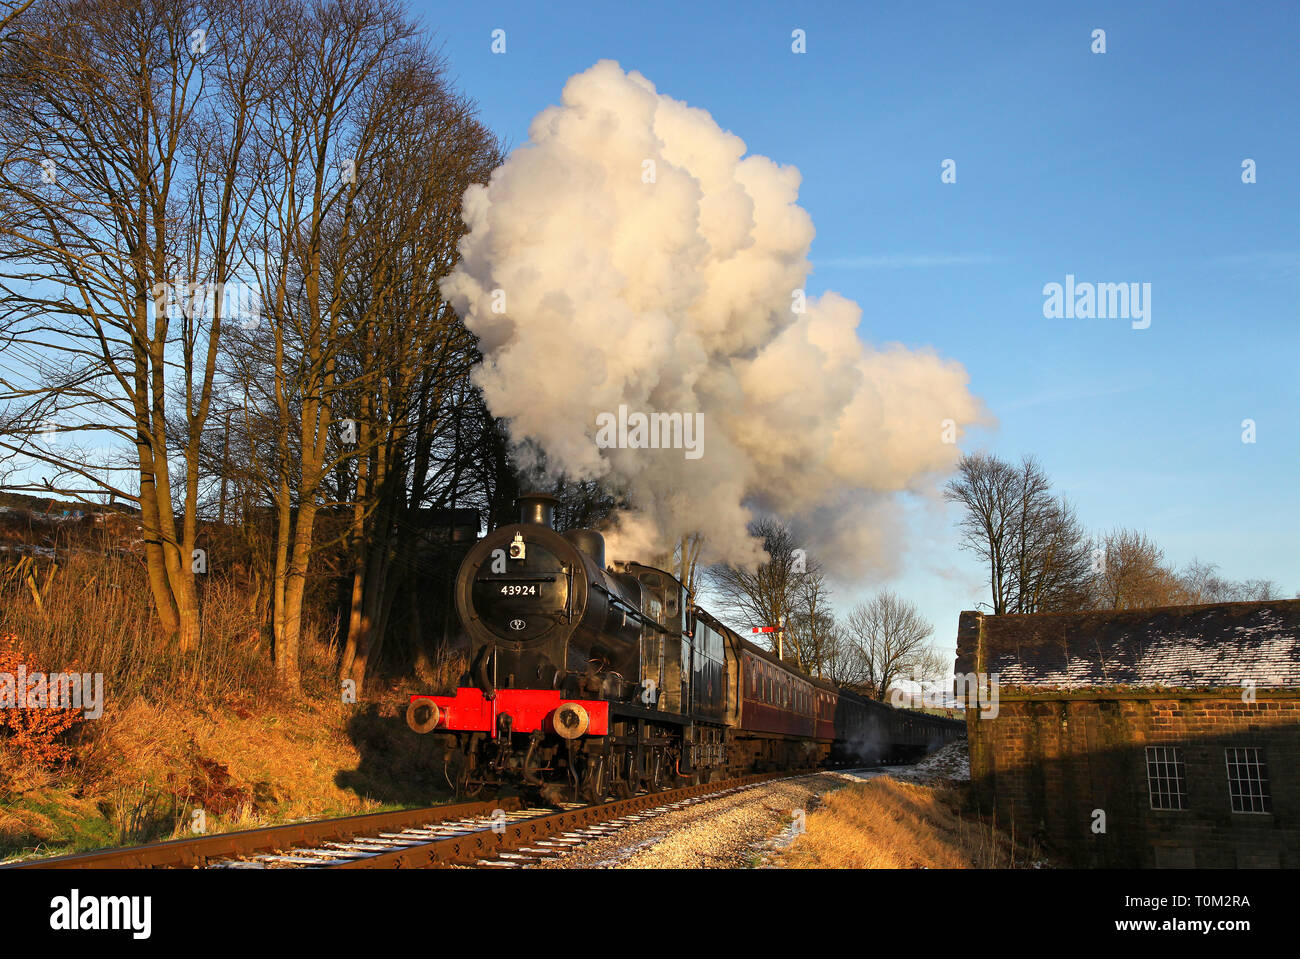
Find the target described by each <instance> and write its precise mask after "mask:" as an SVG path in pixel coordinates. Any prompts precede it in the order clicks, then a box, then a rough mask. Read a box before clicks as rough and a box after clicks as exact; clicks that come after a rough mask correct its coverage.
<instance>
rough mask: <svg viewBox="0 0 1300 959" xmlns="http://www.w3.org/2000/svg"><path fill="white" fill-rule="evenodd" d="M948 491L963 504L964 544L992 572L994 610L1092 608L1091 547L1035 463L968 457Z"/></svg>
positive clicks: (985, 455) (1070, 509) (1031, 460)
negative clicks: (1089, 596) (1089, 592)
mask: <svg viewBox="0 0 1300 959" xmlns="http://www.w3.org/2000/svg"><path fill="white" fill-rule="evenodd" d="M944 495H945V497H946V498H947V499H948V500H949V501H950V502H954V503H957V504H959V505H960V506H961V507H962V511H963V512H962V517H961V519H960V521H959V525H960V529H961V531H962V540H961V545H962V548H963V549H966V550H969V551H971V552H973V553H975V554H976V555H977V556H979V557H980V558H981V559H982V560H983V561H984V564H985V566H986V567H987V569H988V582H989V592H990V595H991V598H992V604H991V605H992V607H993V612H994V613H998V614H1000V613H1034V612H1041V611H1049V610H1065V609H1078V608H1082V607H1083V606H1085V605H1086V603H1087V586H1088V582H1089V578H1090V576H1091V566H1092V557H1091V550H1092V544H1091V543H1090V542H1089V541H1088V539H1087V537H1086V536H1085V534H1084V531H1083V527H1082V525H1081V524H1080V523H1079V520H1078V517H1077V515H1076V514H1075V511H1074V508H1073V507H1072V506H1071V505H1070V504H1069V503H1068V502H1066V501H1065V500H1064V499H1058V498H1056V497H1055V496H1054V495H1053V494H1052V491H1051V482H1050V481H1049V479H1048V478H1047V475H1046V474H1045V473H1044V472H1043V469H1042V467H1041V466H1040V465H1039V463H1038V462H1037V460H1035V459H1034V458H1033V457H1029V456H1026V457H1024V458H1023V459H1022V460H1021V462H1020V465H1019V466H1013V465H1012V464H1010V463H1008V462H1006V461H1005V460H1002V459H999V458H998V457H996V456H993V455H991V454H989V453H975V454H968V455H966V456H963V457H962V459H961V461H960V463H959V464H958V468H957V476H955V477H954V478H953V479H952V480H951V481H950V482H949V484H948V486H947V488H946V489H945V491H944Z"/></svg>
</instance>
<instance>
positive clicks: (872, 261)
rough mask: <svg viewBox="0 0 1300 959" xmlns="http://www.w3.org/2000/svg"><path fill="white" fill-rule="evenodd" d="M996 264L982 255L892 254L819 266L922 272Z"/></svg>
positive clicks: (847, 258)
mask: <svg viewBox="0 0 1300 959" xmlns="http://www.w3.org/2000/svg"><path fill="white" fill-rule="evenodd" d="M997 262H998V258H997V257H993V256H988V255H986V254H982V253H917V254H899V253H894V254H889V255H886V256H838V257H832V258H831V259H829V260H822V261H821V265H822V266H825V267H830V268H833V269H840V270H918V269H921V270H924V269H932V268H935V267H944V266H979V265H981V264H986V263H997Z"/></svg>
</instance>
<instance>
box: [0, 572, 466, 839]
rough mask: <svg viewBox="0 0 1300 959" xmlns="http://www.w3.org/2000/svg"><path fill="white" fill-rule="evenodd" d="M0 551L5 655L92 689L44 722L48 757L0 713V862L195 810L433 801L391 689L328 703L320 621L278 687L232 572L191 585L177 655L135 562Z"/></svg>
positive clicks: (244, 818)
mask: <svg viewBox="0 0 1300 959" xmlns="http://www.w3.org/2000/svg"><path fill="white" fill-rule="evenodd" d="M0 558H3V559H4V563H3V565H0V646H4V647H6V648H7V649H8V650H9V658H8V660H7V662H8V663H10V664H12V663H14V662H19V661H21V662H22V663H23V664H24V665H25V666H26V668H27V669H28V671H29V672H30V671H33V670H46V671H51V672H71V671H73V670H76V671H78V672H83V673H85V672H89V673H102V674H103V689H104V708H103V715H102V717H101V718H98V719H80V718H79V719H78V721H77V722H76V723H75V725H74V726H73V727H72V728H71V729H68V730H67V731H65V732H60V733H59V734H58V739H57V744H56V745H57V750H58V751H59V752H61V753H63V754H64V755H65V756H66V758H63V759H51V758H50V757H49V755H46V754H42V752H41V751H40V750H38V749H33V748H32V747H31V745H30V743H27V744H26V745H24V744H23V742H22V741H21V739H20V736H19V735H18V734H17V732H16V730H15V728H14V721H16V719H17V718H18V717H17V716H16V715H15V714H14V713H13V712H10V711H3V714H0V860H5V859H12V858H14V857H26V856H30V855H32V854H39V855H54V854H59V853H67V852H75V851H83V850H90V849H96V848H102V847H106V846H115V845H122V844H131V843H140V842H149V841H155V840H160V839H167V838H173V837H179V836H185V835H190V834H191V828H192V826H193V824H195V822H196V821H197V820H196V817H195V816H194V813H195V811H196V810H202V819H203V821H204V826H205V829H206V832H208V833H212V832H221V831H228V830H231V829H245V828H252V827H256V826H260V825H270V824H273V823H277V822H283V821H287V820H292V819H300V818H309V817H311V818H315V817H322V816H330V815H350V814H356V813H362V812H375V811H379V810H382V809H389V808H398V807H402V806H415V805H427V804H429V803H433V802H439V801H445V800H446V799H447V798H448V796H447V790H446V784H445V782H443V781H441V767H440V764H439V763H437V762H435V761H434V758H433V756H432V749H431V744H430V743H429V742H428V739H427V737H417V736H415V735H414V734H412V733H411V732H410V731H409V730H407V728H406V726H405V723H404V722H403V720H402V717H401V716H400V714H399V712H398V710H399V708H400V706H401V703H402V702H403V698H404V697H403V693H404V692H405V690H402V689H397V688H391V689H384V690H382V691H381V692H380V693H379V694H378V695H376V696H375V697H374V698H372V699H371V700H370V701H365V700H364V699H363V701H362V702H360V703H357V704H345V703H343V702H342V696H341V694H340V692H339V684H338V682H337V679H336V675H335V666H334V663H335V662H336V652H337V650H336V649H335V648H333V647H332V646H331V645H329V644H327V643H324V642H322V641H321V640H320V639H319V637H320V636H322V635H326V634H328V633H331V632H332V630H329V629H325V628H322V624H320V623H309V624H308V625H309V627H310V628H309V629H308V630H307V632H308V635H306V636H304V638H303V643H302V649H303V655H302V669H303V689H302V692H301V693H295V694H286V693H284V692H283V691H282V690H281V689H280V688H279V686H278V685H277V682H276V677H275V675H274V670H273V669H272V667H271V664H270V662H269V656H268V651H267V643H266V640H265V637H264V636H263V635H262V633H261V631H260V630H259V627H258V623H257V619H256V615H255V603H254V602H252V601H250V596H249V593H248V591H247V589H246V588H244V587H243V586H241V584H239V583H237V582H235V581H233V580H220V579H215V578H214V579H212V580H211V581H209V582H207V583H205V584H204V589H205V596H204V610H205V612H204V620H203V624H202V636H201V639H200V642H199V646H198V649H197V650H196V651H195V652H194V653H193V654H191V655H188V656H184V657H182V656H180V655H178V654H177V653H176V651H175V649H174V646H173V644H171V643H170V642H169V641H168V640H166V639H164V638H162V637H160V636H159V635H158V632H157V630H156V629H155V628H154V623H153V621H152V618H151V615H150V612H149V604H148V602H147V595H148V594H147V584H146V583H145V581H144V576H143V572H142V570H141V568H140V563H139V562H138V560H136V559H134V558H133V557H131V556H119V557H108V556H104V555H102V554H99V555H96V554H95V553H94V552H92V551H84V552H72V553H70V554H64V555H63V556H61V557H60V560H59V565H58V567H57V568H56V567H55V566H54V564H53V563H50V562H48V561H41V562H34V561H32V560H30V559H28V560H26V561H25V562H24V561H18V562H15V556H14V554H13V551H12V550H11V551H9V553H7V554H6V556H5V557H0ZM28 574H30V575H28ZM6 639H7V642H6V641H5V640H6ZM15 657H17V658H15ZM455 668H456V667H455V664H447V670H452V669H455ZM445 678H446V677H445V676H426V677H422V679H423V684H422V685H421V686H420V688H421V689H423V690H426V691H427V690H428V689H430V688H431V686H434V685H440V684H441V683H442V682H444V681H445ZM30 712H31V713H33V714H35V713H37V711H36V710H32V711H30ZM41 715H42V716H43V715H44V711H42V712H41ZM78 716H80V714H78ZM6 723H7V725H6Z"/></svg>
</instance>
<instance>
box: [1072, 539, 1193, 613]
mask: <svg viewBox="0 0 1300 959" xmlns="http://www.w3.org/2000/svg"><path fill="white" fill-rule="evenodd" d="M1164 555H1165V554H1164V550H1162V549H1161V548H1160V547H1159V546H1157V545H1156V543H1155V542H1154V541H1153V540H1152V539H1151V538H1150V537H1148V536H1147V535H1146V534H1145V533H1142V532H1139V531H1137V530H1131V529H1116V530H1113V531H1112V532H1110V533H1108V534H1107V535H1106V537H1105V541H1104V553H1103V557H1102V558H1103V562H1102V563H1101V564H1100V569H1099V570H1098V571H1097V575H1096V577H1095V593H1096V604H1097V607H1098V608H1100V609H1148V608H1150V607H1153V606H1171V605H1175V604H1178V603H1182V602H1185V601H1187V595H1186V593H1185V591H1184V589H1183V586H1182V584H1181V583H1180V582H1179V581H1178V578H1177V576H1175V575H1174V573H1173V571H1172V570H1170V569H1169V568H1168V567H1166V566H1165V564H1164Z"/></svg>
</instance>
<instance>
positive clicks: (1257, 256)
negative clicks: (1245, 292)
mask: <svg viewBox="0 0 1300 959" xmlns="http://www.w3.org/2000/svg"><path fill="white" fill-rule="evenodd" d="M1209 262H1210V263H1213V264H1215V265H1217V266H1253V267H1258V268H1260V269H1262V270H1265V271H1267V272H1270V273H1280V274H1281V275H1283V276H1292V275H1294V274H1295V273H1297V272H1300V250H1289V251H1287V250H1284V251H1281V252H1275V253H1269V252H1264V253H1231V254H1227V255H1225V256H1215V257H1211V258H1210V260H1209Z"/></svg>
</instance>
